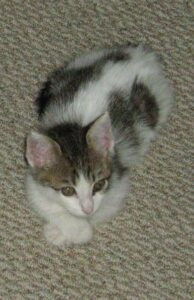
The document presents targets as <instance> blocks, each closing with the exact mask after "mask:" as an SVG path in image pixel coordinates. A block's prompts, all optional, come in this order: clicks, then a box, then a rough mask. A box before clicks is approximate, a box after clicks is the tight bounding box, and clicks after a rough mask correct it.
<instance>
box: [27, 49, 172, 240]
mask: <svg viewBox="0 0 194 300" xmlns="http://www.w3.org/2000/svg"><path fill="white" fill-rule="evenodd" d="M171 103H172V91H171V88H170V87H169V84H168V81H167V80H166V79H165V77H164V75H163V72H162V70H161V66H160V63H159V60H158V58H157V56H156V55H155V54H154V53H153V52H152V51H151V50H149V49H148V48H147V47H144V46H142V45H140V46H138V47H132V46H123V47H120V48H118V49H113V50H102V51H98V52H94V53H91V54H88V55H85V56H82V57H81V58H78V59H76V60H75V61H73V62H72V63H70V64H69V65H68V66H67V67H66V68H60V69H59V70H57V71H56V72H54V73H53V74H52V75H51V76H50V78H49V79H48V81H47V82H46V84H45V85H44V87H43V89H42V90H41V92H40V94H39V97H38V99H37V104H38V111H39V115H40V129H39V133H37V132H32V133H31V134H30V135H29V136H28V138H27V149H26V158H27V161H28V164H29V172H28V175H27V181H26V182H27V195H28V199H29V200H30V202H31V203H32V204H33V206H34V207H35V208H36V209H37V211H38V213H39V214H40V215H41V216H42V217H43V218H44V219H45V220H46V222H47V224H46V225H45V229H44V232H45V236H46V238H47V240H49V241H50V242H52V243H54V244H56V245H63V244H71V243H85V242H87V241H89V240H90V239H91V238H92V227H93V226H94V225H96V224H98V223H100V222H103V221H106V220H108V219H109V218H110V217H112V216H114V215H115V214H116V213H117V212H118V211H119V210H120V209H121V207H122V206H123V204H124V202H125V200H126V198H127V196H128V192H129V180H128V174H129V173H128V172H129V168H130V166H132V165H134V163H136V162H137V161H138V160H139V158H141V157H142V156H143V155H144V153H145V152H146V150H147V149H148V146H149V143H150V141H151V139H152V138H153V137H154V136H155V133H156V132H157V130H158V129H159V128H160V125H162V124H163V123H164V122H165V120H166V118H167V116H168V113H169V110H170V107H171Z"/></svg>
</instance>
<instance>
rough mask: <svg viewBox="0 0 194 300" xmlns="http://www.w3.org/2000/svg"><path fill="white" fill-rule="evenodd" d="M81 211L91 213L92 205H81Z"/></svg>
mask: <svg viewBox="0 0 194 300" xmlns="http://www.w3.org/2000/svg"><path fill="white" fill-rule="evenodd" d="M82 210H83V212H85V213H86V214H87V215H89V214H91V213H92V211H93V207H92V206H86V207H82Z"/></svg>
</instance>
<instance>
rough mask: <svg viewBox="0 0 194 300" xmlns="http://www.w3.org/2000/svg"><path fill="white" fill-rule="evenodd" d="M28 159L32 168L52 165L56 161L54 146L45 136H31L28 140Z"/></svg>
mask: <svg viewBox="0 0 194 300" xmlns="http://www.w3.org/2000/svg"><path fill="white" fill-rule="evenodd" d="M26 158H27V160H28V162H29V164H30V165H31V166H32V167H39V168H40V167H43V166H45V165H50V164H51V163H53V162H54V161H55V160H56V153H55V149H54V145H52V144H51V143H49V140H47V138H46V137H44V136H41V135H40V136H37V137H35V136H34V137H33V136H31V137H29V138H28V140H27V151H26Z"/></svg>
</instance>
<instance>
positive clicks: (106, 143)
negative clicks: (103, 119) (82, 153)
mask: <svg viewBox="0 0 194 300" xmlns="http://www.w3.org/2000/svg"><path fill="white" fill-rule="evenodd" d="M111 140H112V139H111V135H110V130H107V128H106V129H105V132H103V133H102V134H101V135H100V137H99V142H100V144H101V146H102V147H103V148H104V150H108V149H109V148H110V145H111Z"/></svg>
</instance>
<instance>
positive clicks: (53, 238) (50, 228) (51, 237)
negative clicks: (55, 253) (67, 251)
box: [44, 223, 65, 246]
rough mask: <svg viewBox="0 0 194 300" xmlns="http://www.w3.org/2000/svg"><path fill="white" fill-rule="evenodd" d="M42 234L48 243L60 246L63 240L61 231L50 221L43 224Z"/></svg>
mask: <svg viewBox="0 0 194 300" xmlns="http://www.w3.org/2000/svg"><path fill="white" fill-rule="evenodd" d="M44 236H45V238H46V240H47V241H48V242H49V243H51V244H53V245H55V246H61V245H62V244H64V242H65V237H64V235H63V233H62V231H61V230H60V229H59V228H58V227H57V226H56V225H54V224H51V223H48V224H46V225H45V226H44Z"/></svg>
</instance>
